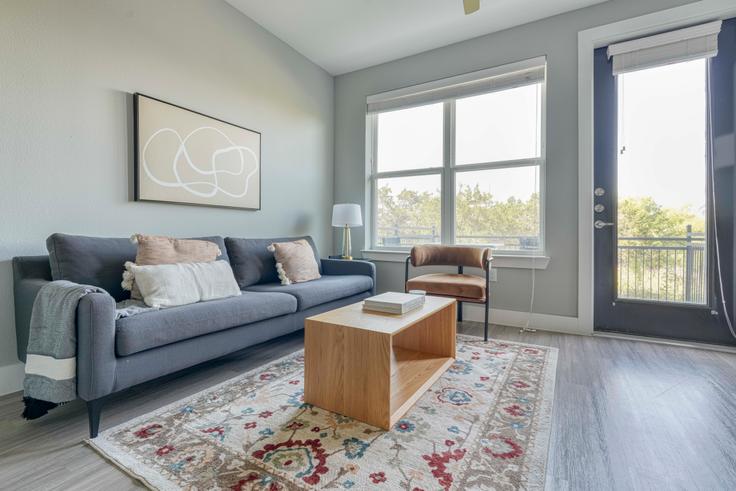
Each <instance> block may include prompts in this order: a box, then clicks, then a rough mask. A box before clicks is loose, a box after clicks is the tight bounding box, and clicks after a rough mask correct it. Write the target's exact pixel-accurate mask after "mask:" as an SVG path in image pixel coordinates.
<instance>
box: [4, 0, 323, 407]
mask: <svg viewBox="0 0 736 491" xmlns="http://www.w3.org/2000/svg"><path fill="white" fill-rule="evenodd" d="M136 91H139V92H142V93H145V94H148V95H151V96H154V97H158V98H161V99H164V100H166V101H170V102H173V103H176V104H179V105H182V106H185V107H188V108H191V109H194V110H197V111H200V112H203V113H205V114H209V115H212V116H216V117H218V118H221V119H224V120H226V121H229V122H232V123H235V124H238V125H241V126H245V127H248V128H253V129H255V130H258V131H260V132H261V133H262V135H263V137H262V138H263V140H262V173H263V178H262V183H263V185H262V210H261V211H258V212H254V211H242V210H227V209H218V208H205V207H195V206H183V205H168V204H158V203H136V202H133V201H132V199H131V192H132V188H131V182H132V172H131V165H132V153H131V152H132V134H131V128H132V112H131V109H132V96H131V95H130V94H131V93H133V92H136ZM333 128H334V125H333V78H332V77H331V76H329V75H328V74H327V73H326V72H325V71H323V70H322V69H320V68H319V67H317V66H315V65H314V64H312V63H311V62H309V61H308V60H306V59H305V58H304V57H302V56H301V55H299V54H298V53H297V52H296V51H294V50H293V49H292V48H290V47H289V46H287V45H286V44H285V43H283V42H281V41H279V40H278V39H277V38H275V37H274V36H273V35H271V34H270V33H268V32H266V31H265V30H263V29H262V28H261V27H259V26H258V25H257V24H255V23H254V22H252V21H251V20H250V19H248V18H247V17H245V16H244V15H242V14H241V13H240V12H238V11H236V10H235V9H233V8H232V7H230V6H229V5H227V4H226V3H224V2H221V1H219V0H212V1H196V0H155V1H149V0H124V1H120V0H65V1H54V0H49V1H42V0H0V212H1V215H0V393H3V392H7V391H10V390H15V389H17V385H16V384H17V383H18V376H19V373H20V372H19V371H18V366H17V365H16V363H17V359H16V346H15V327H14V324H13V323H14V319H13V294H12V273H11V266H10V259H11V258H12V257H13V256H16V255H27V254H45V253H46V250H45V245H44V240H45V239H46V237H47V236H48V235H49V234H51V233H52V232H67V233H73V234H89V235H98V236H129V235H130V234H132V233H134V232H145V233H160V234H171V235H176V236H192V235H214V234H219V235H223V236H227V235H230V236H241V237H268V236H284V235H290V234H307V233H308V234H312V235H314V237H315V240H316V242H317V245H318V247H319V248H320V249H321V250H322V252H323V253H324V255H326V254H327V253H329V252H330V250H331V247H332V235H331V227H330V223H329V214H330V211H329V210H330V206H331V204H332V202H333V199H332V190H333V182H332V180H333V158H332V152H333Z"/></svg>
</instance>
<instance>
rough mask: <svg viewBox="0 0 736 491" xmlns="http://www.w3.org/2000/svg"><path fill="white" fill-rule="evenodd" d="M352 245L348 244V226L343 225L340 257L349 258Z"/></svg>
mask: <svg viewBox="0 0 736 491" xmlns="http://www.w3.org/2000/svg"><path fill="white" fill-rule="evenodd" d="M351 250H352V246H351V244H350V227H348V226H347V225H345V227H343V232H342V256H341V258H342V259H347V260H351V259H353V256H351V255H350V252H351Z"/></svg>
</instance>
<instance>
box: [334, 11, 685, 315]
mask: <svg viewBox="0 0 736 491" xmlns="http://www.w3.org/2000/svg"><path fill="white" fill-rule="evenodd" d="M686 3H690V2H689V1H687V0H647V1H642V0H611V1H609V2H606V3H603V4H599V5H595V6H592V7H588V8H585V9H581V10H577V11H574V12H571V13H567V14H562V15H559V16H556V17H552V18H549V19H544V20H541V21H538V22H534V23H531V24H527V25H524V26H520V27H516V28H513V29H509V30H507V31H502V32H499V33H495V34H490V35H488V36H483V37H480V38H476V39H472V40H469V41H465V42H462V43H458V44H454V45H451V46H447V47H444V48H439V49H436V50H433V51H428V52H425V53H421V54H418V55H414V56H411V57H408V58H404V59H401V60H397V61H394V62H390V63H385V64H383V65H378V66H375V67H371V68H367V69H365V70H360V71H357V72H352V73H349V74H346V75H342V76H339V77H336V79H335V109H336V111H335V163H336V166H335V200H336V202H344V201H352V202H359V203H361V204H363V205H364V185H365V162H364V156H365V98H366V96H368V95H370V94H375V93H378V92H382V91H386V90H391V89H396V88H399V87H405V86H408V85H413V84H417V83H422V82H427V81H430V80H436V79H439V78H443V77H449V76H452V75H457V74H461V73H467V72H471V71H474V70H480V69H483V68H488V67H493V66H498V65H503V64H505V63H511V62H514V61H519V60H524V59H528V58H533V57H535V56H540V55H547V62H548V84H547V189H546V196H547V199H546V209H545V213H546V229H547V236H546V242H547V253H548V255H549V256H550V257H551V261H550V263H549V267H548V268H547V270H545V271H538V272H537V276H536V284H537V295H536V301H535V309H534V310H535V312H538V313H543V314H554V315H562V316H577V271H578V255H577V234H578V230H577V216H578V215H577V199H578V193H577V166H578V160H577V158H578V155H577V145H578V141H577V131H578V128H577V33H578V31H581V30H584V29H587V28H590V27H595V26H599V25H602V24H608V23H610V22H615V21H617V20H621V19H626V18H630V17H635V16H637V15H642V14H645V13H649V12H654V11H658V10H663V9H666V8H669V7H675V6H678V5H682V4H686ZM353 233H354V236H353V244H354V245H356V246H357V247H356V249H357V248H358V247H362V245H363V244H364V229H362V228H357V229H354V230H353ZM336 237H337V236H336ZM378 277H379V282H378V287H379V290H387V289H401V288H403V286H402V282H403V265H402V264H398V263H382V264H379V266H378ZM530 286H531V272H530V271H529V270H523V269H501V270H499V273H498V283H494V284H493V285H492V289H493V292H492V296H493V301H494V306H495V307H496V308H500V309H508V310H518V311H525V310H528V309H529V291H530Z"/></svg>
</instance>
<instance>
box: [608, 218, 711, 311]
mask: <svg viewBox="0 0 736 491" xmlns="http://www.w3.org/2000/svg"><path fill="white" fill-rule="evenodd" d="M617 255H618V257H617V259H618V261H617V265H618V267H617V284H618V297H619V298H630V299H639V300H653V301H661V302H677V303H694V304H705V303H706V302H707V294H708V292H707V288H706V253H705V237H704V236H703V234H698V233H693V231H692V227H691V226H690V225H688V226H687V233H686V235H685V237H619V238H618V251H617Z"/></svg>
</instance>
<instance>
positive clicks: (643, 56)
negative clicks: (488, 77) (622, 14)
mask: <svg viewBox="0 0 736 491" xmlns="http://www.w3.org/2000/svg"><path fill="white" fill-rule="evenodd" d="M719 32H721V21H715V22H709V23H707V24H701V25H698V26H693V27H687V28H685V29H678V30H677V31H670V32H665V33H663V34H657V35H655V36H649V37H645V38H640V39H634V40H631V41H626V42H623V43H617V44H612V45H610V46H609V47H608V57H609V58H613V74H614V75H619V74H621V73H626V72H631V71H634V70H641V69H643V68H651V67H655V66H659V65H669V64H672V63H679V62H682V61H689V60H695V59H698V58H711V57H713V56H716V55H717V54H718V33H719Z"/></svg>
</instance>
